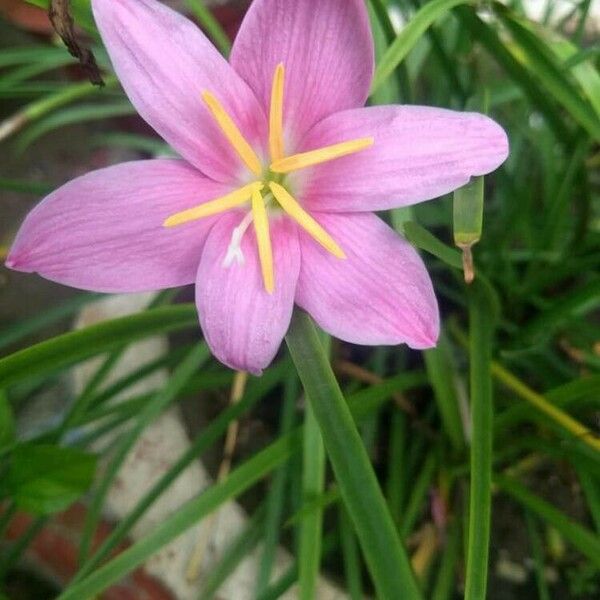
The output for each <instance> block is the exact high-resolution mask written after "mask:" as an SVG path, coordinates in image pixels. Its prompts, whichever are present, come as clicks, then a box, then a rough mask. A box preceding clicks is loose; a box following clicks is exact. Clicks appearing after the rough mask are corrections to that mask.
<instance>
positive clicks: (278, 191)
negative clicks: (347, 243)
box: [269, 182, 346, 258]
mask: <svg viewBox="0 0 600 600" xmlns="http://www.w3.org/2000/svg"><path fill="white" fill-rule="evenodd" d="M269 187H270V188H271V191H272V192H273V196H275V198H276V199H277V202H279V204H281V208H283V210H285V212H286V213H288V215H290V217H292V219H294V221H296V222H297V223H298V224H299V225H300V226H301V227H303V228H304V229H305V230H306V231H307V233H309V234H310V235H311V236H312V237H313V238H314V239H315V240H317V242H319V244H321V246H323V248H325V249H326V250H328V251H329V252H331V254H333V255H334V256H337V257H338V258H346V255H345V254H344V251H343V250H342V249H341V248H340V247H339V246H338V245H337V243H336V242H335V241H334V240H333V239H332V238H331V236H330V235H329V234H328V233H327V232H326V231H325V230H324V229H323V228H322V227H321V226H320V225H319V224H318V223H317V222H316V221H315V220H314V219H313V218H312V217H311V216H310V215H309V214H308V213H307V212H306V211H305V210H304V209H303V208H302V207H301V206H300V205H299V204H298V202H297V201H296V200H295V199H294V197H293V196H291V195H290V194H289V192H288V191H287V190H286V189H285V188H284V187H283V186H281V185H279V184H278V183H274V182H271V183H269Z"/></svg>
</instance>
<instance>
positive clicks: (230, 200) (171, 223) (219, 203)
mask: <svg viewBox="0 0 600 600" xmlns="http://www.w3.org/2000/svg"><path fill="white" fill-rule="evenodd" d="M263 187H264V186H263V184H262V183H258V182H256V183H251V184H249V185H246V186H244V187H243V188H240V189H239V190H235V192H231V194H227V195H226V196H223V197H222V198H217V199H215V200H211V201H210V202H205V203H204V204H200V205H199V206H195V207H194V208H189V209H188V210H184V211H182V212H178V213H176V214H174V215H171V216H170V217H169V218H168V219H167V220H166V221H165V222H164V223H163V225H164V226H165V227H175V226H176V225H183V224H184V223H187V222H188V221H196V220H197V219H203V218H204V217H211V216H212V215H218V214H219V213H222V212H225V211H226V210H230V209H232V208H235V207H236V206H240V204H244V202H247V201H248V200H250V199H251V198H252V194H253V193H254V191H255V190H256V191H257V192H259V193H260V190H262V188H263Z"/></svg>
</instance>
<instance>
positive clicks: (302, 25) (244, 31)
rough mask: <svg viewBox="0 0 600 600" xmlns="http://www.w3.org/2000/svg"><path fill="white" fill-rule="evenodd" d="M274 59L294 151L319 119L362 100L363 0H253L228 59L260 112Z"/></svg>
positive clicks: (367, 41)
mask: <svg viewBox="0 0 600 600" xmlns="http://www.w3.org/2000/svg"><path fill="white" fill-rule="evenodd" d="M279 63H283V64H284V66H285V69H286V81H285V105H284V121H285V128H286V131H287V134H288V136H289V138H290V139H289V142H290V143H289V146H290V147H291V151H292V152H293V151H294V148H293V147H294V145H295V143H296V142H297V141H299V140H300V138H301V137H302V136H303V134H304V133H305V132H306V131H308V129H309V128H310V127H311V126H312V125H314V124H315V123H317V122H318V121H320V120H321V119H322V118H323V117H326V116H327V115H330V114H332V113H334V112H336V111H339V110H344V109H347V108H355V107H358V106H364V104H365V101H366V99H367V97H368V95H369V87H370V85H371V80H372V78H373V64H374V58H373V39H372V35H371V29H370V25H369V18H368V15H367V10H366V6H365V2H364V0H319V2H315V0H255V1H254V2H253V3H252V6H251V7H250V9H249V11H248V14H247V15H246V18H245V19H244V22H243V24H242V27H241V30H240V32H239V34H238V36H237V39H236V40H235V44H234V47H233V51H232V53H231V64H232V65H233V67H234V68H235V70H236V71H237V72H238V73H239V74H240V75H241V76H242V77H243V78H244V79H245V80H246V81H247V82H248V84H249V85H250V86H251V87H252V89H253V90H254V92H255V93H256V96H257V97H258V99H259V100H260V102H261V103H262V105H263V107H264V108H265V111H268V109H269V105H270V100H271V85H272V80H273V73H274V71H275V68H276V67H277V65H278V64H279ZM267 114H268V112H267ZM288 150H290V148H288Z"/></svg>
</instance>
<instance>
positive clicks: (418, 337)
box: [6, 0, 508, 374]
mask: <svg viewBox="0 0 600 600" xmlns="http://www.w3.org/2000/svg"><path fill="white" fill-rule="evenodd" d="M92 4H93V9H94V14H95V17H96V21H97V24H98V27H99V29H100V32H101V34H102V38H103V40H104V43H105V45H106V47H107V49H108V51H109V54H110V57H111V59H112V62H113V65H114V68H115V70H116V72H117V74H118V76H119V79H120V80H121V83H122V84H123V87H124V88H125V91H126V92H127V94H128V96H129V98H130V99H131V101H132V102H133V104H134V105H135V106H136V108H137V110H138V111H139V113H140V114H141V116H142V117H143V118H144V119H145V120H146V121H147V122H148V123H149V124H150V125H151V126H152V127H153V128H154V129H155V130H156V131H157V132H158V133H159V134H160V135H161V136H162V137H163V138H164V139H165V140H166V141H167V142H169V144H171V146H172V147H173V148H174V149H175V150H177V151H178V152H179V154H180V155H181V157H182V160H164V159H158V160H145V161H137V162H130V163H125V164H121V165H116V166H113V167H109V168H107V169H102V170H100V171H95V172H92V173H89V174H88V175H85V176H83V177H80V178H78V179H76V180H74V181H72V182H70V183H68V184H66V185H65V186H63V187H61V188H60V189H58V190H57V191H55V192H54V193H53V194H51V195H50V196H48V197H47V198H46V199H45V200H44V201H43V202H42V203H41V204H39V205H38V206H37V207H36V208H35V209H34V210H33V211H32V212H31V213H30V214H29V216H28V217H27V219H26V220H25V222H24V224H23V226H22V228H21V230H20V231H19V234H18V236H17V239H16V241H15V243H14V245H13V247H12V250H11V253H10V255H9V257H8V260H7V263H6V264H7V266H9V267H11V268H13V269H17V270H20V271H25V272H38V273H40V274H41V275H43V276H44V277H46V278H48V279H51V280H53V281H58V282H60V283H63V284H66V285H70V286H73V287H77V288H82V289H87V290H95V291H100V292H137V291H142V290H157V289H161V288H169V287H176V286H181V285H186V284H190V283H194V282H195V283H196V303H197V307H198V314H199V316H200V324H201V326H202V330H203V332H204V335H205V337H206V340H207V341H208V343H209V344H210V346H211V348H212V350H213V352H214V354H215V355H216V356H217V357H218V358H219V360H221V361H222V362H224V363H225V364H227V365H229V366H231V367H233V368H236V369H241V370H247V371H250V372H252V373H256V374H258V373H260V372H261V370H262V369H263V368H265V367H266V366H267V365H268V364H269V363H270V362H271V361H272V360H273V357H274V356H275V354H276V352H277V349H278V348H279V346H280V344H281V340H282V338H283V336H284V335H285V333H286V330H287V328H288V326H289V322H290V317H291V314H292V309H293V305H294V303H296V304H297V305H299V306H300V307H302V308H303V309H305V310H306V311H308V312H309V313H310V314H311V315H312V316H313V318H314V319H315V320H316V321H317V323H318V324H319V325H320V326H321V327H322V328H323V329H324V330H325V331H327V332H329V333H330V334H332V335H334V336H336V337H338V338H340V339H343V340H346V341H349V342H352V343H357V344H400V343H406V344H408V345H409V346H411V347H412V348H429V347H432V346H434V345H435V344H436V341H437V337H438V332H439V316H438V308H437V303H436V299H435V296H434V293H433V289H432V285H431V281H430V279H429V276H428V274H427V272H426V270H425V267H424V265H423V263H422V261H421V259H420V258H419V256H418V254H417V253H416V251H415V250H414V249H413V248H412V247H411V246H410V245H409V244H408V243H407V242H406V241H405V240H404V239H402V238H401V237H399V236H398V235H397V234H396V233H394V232H393V231H392V230H391V229H390V228H389V227H388V226H387V225H386V224H385V223H384V222H383V221H382V220H380V219H379V218H378V217H376V216H375V215H374V214H373V213H372V212H371V211H376V210H385V209H389V208H392V207H397V206H408V205H411V204H415V203H417V202H422V201H424V200H429V199H431V198H435V197H437V196H441V195H442V194H445V193H447V192H450V191H452V190H454V189H456V188H458V187H460V186H462V185H464V184H466V183H467V182H468V181H469V179H470V177H472V176H475V175H483V174H486V173H489V172H490V171H493V170H494V169H496V168H497V167H498V166H499V165H500V164H501V163H502V162H503V161H504V160H505V158H506V156H507V152H508V145H507V139H506V135H505V133H504V131H503V130H502V129H501V128H500V127H499V126H498V125H497V124H496V123H494V121H492V120H490V119H489V118H487V117H485V116H483V115H479V114H474V113H458V112H452V111H449V110H442V109H437V108H428V107H421V106H379V107H373V108H364V107H363V106H364V104H365V101H366V99H367V96H368V94H369V87H370V84H371V79H372V75H373V41H372V37H371V31H370V28H369V22H368V17H367V12H366V9H365V3H364V1H363V0H320V1H319V2H318V6H317V3H315V2H314V0H255V2H254V3H253V5H252V6H251V8H250V10H249V12H248V14H247V16H246V18H245V20H244V23H243V25H242V28H241V31H240V33H239V35H238V37H237V39H236V41H235V45H234V48H233V51H232V54H231V61H230V63H229V64H228V63H227V62H226V61H225V60H224V59H223V58H222V57H221V56H220V55H219V53H218V52H217V51H216V50H215V48H214V47H213V46H212V45H211V44H210V42H209V41H208V40H207V39H206V37H204V35H203V34H202V33H201V32H200V31H199V30H198V29H197V28H196V27H195V26H194V25H193V24H192V23H191V22H190V21H188V20H186V19H185V18H183V17H182V16H181V15H179V14H177V13H175V12H173V11H172V10H170V9H168V8H166V7H165V6H163V5H162V4H160V3H158V2H156V1H155V0H93V2H92Z"/></svg>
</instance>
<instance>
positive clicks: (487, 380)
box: [465, 283, 493, 600]
mask: <svg viewBox="0 0 600 600" xmlns="http://www.w3.org/2000/svg"><path fill="white" fill-rule="evenodd" d="M485 292H486V289H485V288H484V287H483V286H482V285H479V284H478V283H476V284H475V285H474V286H473V288H471V289H470V290H469V333H470V340H469V342H470V360H471V420H472V424H473V438H472V440H471V486H470V506H469V537H468V540H469V541H468V550H467V569H466V571H467V572H466V584H465V600H479V599H480V598H485V597H486V587H487V573H488V556H489V541H490V517H491V487H492V439H493V433H492V432H493V408H492V375H491V365H492V335H493V326H492V320H493V319H492V318H491V317H490V314H491V313H492V310H491V309H490V302H489V298H487V297H486V295H485Z"/></svg>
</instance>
